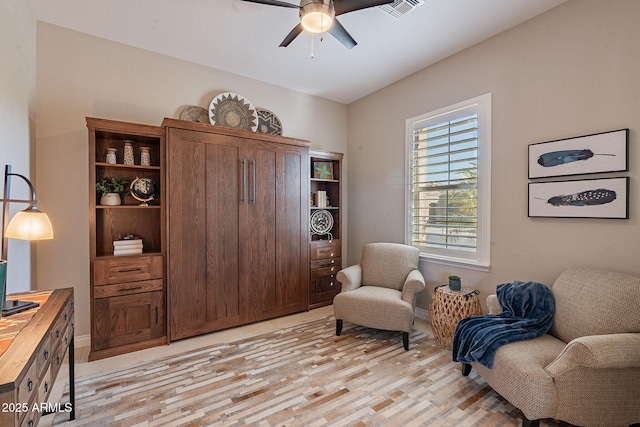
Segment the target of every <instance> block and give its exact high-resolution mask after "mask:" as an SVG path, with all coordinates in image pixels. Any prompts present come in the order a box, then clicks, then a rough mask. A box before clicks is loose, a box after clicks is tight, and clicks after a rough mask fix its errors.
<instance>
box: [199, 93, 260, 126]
mask: <svg viewBox="0 0 640 427" xmlns="http://www.w3.org/2000/svg"><path fill="white" fill-rule="evenodd" d="M209 121H210V122H211V124H212V125H218V126H226V127H230V128H236V129H245V130H252V131H255V130H256V128H257V127H258V115H257V114H256V109H255V108H254V106H253V105H252V104H251V102H249V101H248V100H246V99H245V98H243V97H242V95H238V94H237V93H231V92H225V93H221V94H220V95H218V96H216V97H215V98H213V101H211V104H209Z"/></svg>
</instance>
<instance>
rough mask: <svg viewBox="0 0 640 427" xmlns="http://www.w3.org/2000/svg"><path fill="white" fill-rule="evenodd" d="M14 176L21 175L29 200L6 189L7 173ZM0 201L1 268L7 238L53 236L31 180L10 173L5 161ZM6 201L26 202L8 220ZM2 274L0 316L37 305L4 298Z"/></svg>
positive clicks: (9, 167)
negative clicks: (12, 197)
mask: <svg viewBox="0 0 640 427" xmlns="http://www.w3.org/2000/svg"><path fill="white" fill-rule="evenodd" d="M12 176H16V177H18V178H22V179H23V180H24V182H26V183H27V185H28V186H29V189H30V190H31V199H30V200H20V199H11V198H10V195H9V191H10V189H11V177H12ZM0 202H2V203H4V207H3V210H2V257H1V258H0V259H1V260H4V261H5V263H4V264H5V265H4V268H3V269H4V270H5V273H6V268H7V266H8V264H7V263H6V261H7V260H8V258H7V257H8V252H9V251H8V249H9V248H8V239H9V238H12V239H21V240H46V239H53V228H52V227H51V221H50V220H49V217H48V216H47V214H45V213H44V212H41V211H40V210H39V209H38V208H37V207H36V204H38V200H36V191H35V189H34V188H33V184H31V181H29V180H28V179H27V178H25V177H24V176H22V175H20V174H17V173H11V165H6V166H5V169H4V196H3V198H2V199H0ZM10 203H26V204H28V205H29V207H28V208H26V209H25V210H23V211H20V212H18V213H17V214H16V215H15V216H14V217H13V219H11V221H9V204H10ZM1 276H3V275H2V274H0V281H1V282H2V283H0V290H1V292H2V293H1V294H0V296H1V299H2V316H3V317H6V316H10V315H12V314H15V313H18V312H20V311H24V310H28V309H30V308H33V307H37V306H38V303H36V302H32V301H17V300H9V301H7V281H6V274H4V276H5V277H4V280H1V279H2V277H1Z"/></svg>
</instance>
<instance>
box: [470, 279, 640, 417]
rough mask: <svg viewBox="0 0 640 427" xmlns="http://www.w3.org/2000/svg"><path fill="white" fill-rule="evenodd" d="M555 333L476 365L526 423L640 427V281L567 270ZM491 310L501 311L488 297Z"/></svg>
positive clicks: (558, 286) (559, 284)
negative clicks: (489, 364)
mask: <svg viewBox="0 0 640 427" xmlns="http://www.w3.org/2000/svg"><path fill="white" fill-rule="evenodd" d="M550 289H551V292H552V293H553V296H554V299H555V305H556V308H555V314H554V321H553V325H552V326H551V329H550V330H549V332H548V333H547V334H544V335H542V336H540V337H538V338H535V339H532V340H528V341H520V342H514V343H511V344H507V345H504V346H502V347H500V348H499V349H498V351H497V353H496V355H495V359H494V363H493V368H492V369H489V368H487V367H485V366H483V365H481V364H480V363H472V364H471V365H467V364H463V374H465V375H468V374H469V372H470V368H471V366H473V368H474V369H475V370H476V371H477V372H478V373H479V374H480V376H482V378H484V379H485V380H486V382H487V383H488V384H489V385H490V386H491V387H492V388H493V389H494V390H495V391H496V392H498V393H499V394H500V395H501V396H502V397H504V398H505V399H507V400H508V401H509V402H510V403H511V404H513V405H514V406H515V407H517V408H519V409H520V410H521V411H522V414H523V417H524V418H523V423H522V424H523V426H524V427H526V426H537V425H539V420H540V419H545V418H553V419H556V420H561V421H566V422H568V423H571V424H575V425H579V426H620V425H630V424H635V423H640V310H639V309H638V305H639V304H640V278H637V277H633V276H629V275H627V274H622V273H616V272H612V271H605V270H577V269H576V270H567V271H565V272H563V273H562V274H561V275H560V276H559V277H558V279H557V280H556V282H555V283H554V284H553V286H552V287H551V288H550ZM487 305H488V307H489V311H490V313H499V312H501V311H502V307H501V306H500V303H499V302H498V300H497V298H496V297H495V295H492V296H489V298H488V299H487Z"/></svg>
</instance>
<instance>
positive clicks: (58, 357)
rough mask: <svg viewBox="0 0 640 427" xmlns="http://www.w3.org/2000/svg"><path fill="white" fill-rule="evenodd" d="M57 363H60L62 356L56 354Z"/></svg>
mask: <svg viewBox="0 0 640 427" xmlns="http://www.w3.org/2000/svg"><path fill="white" fill-rule="evenodd" d="M56 364H58V365H59V364H60V356H56Z"/></svg>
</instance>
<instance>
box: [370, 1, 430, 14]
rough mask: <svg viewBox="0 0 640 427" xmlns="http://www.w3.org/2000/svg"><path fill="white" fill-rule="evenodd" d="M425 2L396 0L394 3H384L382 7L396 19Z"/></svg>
mask: <svg viewBox="0 0 640 427" xmlns="http://www.w3.org/2000/svg"><path fill="white" fill-rule="evenodd" d="M423 3H424V0H396V1H394V2H393V3H389V4H384V5H382V6H380V9H382V10H384V11H385V12H387V13H388V14H389V15H391V16H393V17H394V18H396V19H400V18H401V17H402V16H404V15H405V14H407V13H409V12H410V11H412V10H413V9H415V8H416V7H418V6H420V5H421V4H423Z"/></svg>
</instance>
